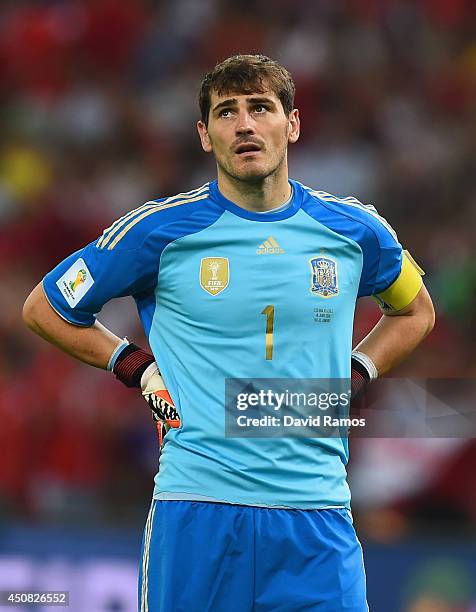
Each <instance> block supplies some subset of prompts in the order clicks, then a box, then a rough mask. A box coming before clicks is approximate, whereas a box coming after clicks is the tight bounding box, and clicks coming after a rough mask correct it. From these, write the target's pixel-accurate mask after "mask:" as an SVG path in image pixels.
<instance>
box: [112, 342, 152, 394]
mask: <svg viewBox="0 0 476 612" xmlns="http://www.w3.org/2000/svg"><path fill="white" fill-rule="evenodd" d="M153 363H155V358H154V356H153V355H152V354H151V353H149V352H148V351H144V349H141V348H140V346H137V345H136V344H128V345H126V346H124V348H123V349H122V351H121V352H120V353H119V354H118V355H117V357H116V361H115V363H114V366H113V368H112V371H113V372H114V374H115V376H116V378H117V379H118V380H120V381H121V382H122V383H123V384H124V385H126V387H136V388H137V389H140V388H141V384H140V383H141V378H142V375H143V373H144V372H145V370H147V368H148V367H149V366H150V365H151V364H153Z"/></svg>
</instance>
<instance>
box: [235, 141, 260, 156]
mask: <svg viewBox="0 0 476 612" xmlns="http://www.w3.org/2000/svg"><path fill="white" fill-rule="evenodd" d="M260 151H261V147H260V145H258V144H256V143H255V142H243V143H241V144H239V145H238V146H237V147H235V153H236V155H240V156H243V157H244V156H246V155H254V154H256V153H259V152H260Z"/></svg>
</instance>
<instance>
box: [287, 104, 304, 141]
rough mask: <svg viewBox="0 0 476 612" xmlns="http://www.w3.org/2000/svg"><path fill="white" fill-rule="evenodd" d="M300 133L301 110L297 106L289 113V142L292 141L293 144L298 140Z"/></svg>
mask: <svg viewBox="0 0 476 612" xmlns="http://www.w3.org/2000/svg"><path fill="white" fill-rule="evenodd" d="M300 133H301V121H300V119H299V111H298V109H297V108H295V109H293V110H292V111H291V112H290V114H289V133H288V142H290V143H291V144H292V143H294V142H297V140H298V138H299V134H300Z"/></svg>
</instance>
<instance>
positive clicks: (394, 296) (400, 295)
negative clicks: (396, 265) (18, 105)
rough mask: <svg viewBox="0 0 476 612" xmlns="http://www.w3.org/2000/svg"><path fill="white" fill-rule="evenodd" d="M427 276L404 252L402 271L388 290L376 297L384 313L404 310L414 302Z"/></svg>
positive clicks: (407, 253)
mask: <svg viewBox="0 0 476 612" xmlns="http://www.w3.org/2000/svg"><path fill="white" fill-rule="evenodd" d="M423 274H425V273H424V271H423V270H422V269H421V268H420V266H419V265H418V264H417V263H416V262H415V260H414V259H413V257H412V256H411V255H410V253H409V252H408V251H403V256H402V269H401V271H400V274H399V275H398V278H397V279H396V280H395V281H394V282H393V283H392V284H391V285H390V287H389V288H388V289H385V291H382V293H379V294H378V295H376V296H374V297H375V298H376V300H377V302H378V303H379V304H380V307H381V309H382V310H383V311H398V310H402V309H403V308H405V307H406V306H408V305H409V304H411V303H412V302H413V300H414V299H415V298H416V296H417V294H418V292H419V291H420V289H421V286H422V284H423V281H422V278H421V277H422V275H423Z"/></svg>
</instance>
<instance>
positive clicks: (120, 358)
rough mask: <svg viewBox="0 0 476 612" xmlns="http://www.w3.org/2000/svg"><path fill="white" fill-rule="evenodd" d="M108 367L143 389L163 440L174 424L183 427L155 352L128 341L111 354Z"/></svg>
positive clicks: (128, 384) (122, 379)
mask: <svg viewBox="0 0 476 612" xmlns="http://www.w3.org/2000/svg"><path fill="white" fill-rule="evenodd" d="M108 369H109V370H112V371H113V372H114V374H115V375H116V378H117V379H118V380H120V381H121V382H122V383H123V384H125V385H126V387H137V388H139V389H142V395H143V397H144V399H145V400H146V402H147V403H148V404H149V407H150V409H151V411H152V416H153V418H154V421H155V422H156V423H157V432H158V434H159V443H160V445H161V446H162V441H163V438H164V436H165V434H166V433H167V431H168V430H169V429H170V428H171V427H180V417H179V415H178V413H177V411H176V409H175V406H174V403H173V400H172V398H171V397H170V394H169V392H168V391H167V389H166V388H165V384H164V381H163V378H162V376H161V375H160V371H159V369H158V367H157V364H156V363H155V358H154V356H153V355H152V353H149V352H148V351H144V350H143V349H141V348H140V347H139V346H137V345H136V344H129V343H128V341H127V340H124V342H123V343H122V344H120V345H119V346H118V347H117V348H116V350H115V351H114V353H113V355H112V356H111V359H110V363H109V364H108Z"/></svg>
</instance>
